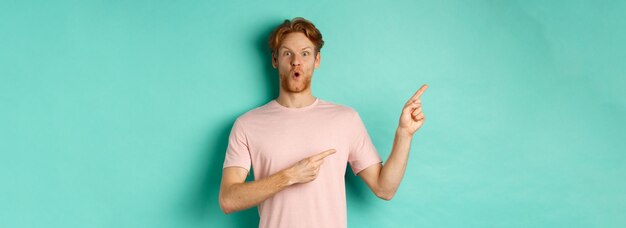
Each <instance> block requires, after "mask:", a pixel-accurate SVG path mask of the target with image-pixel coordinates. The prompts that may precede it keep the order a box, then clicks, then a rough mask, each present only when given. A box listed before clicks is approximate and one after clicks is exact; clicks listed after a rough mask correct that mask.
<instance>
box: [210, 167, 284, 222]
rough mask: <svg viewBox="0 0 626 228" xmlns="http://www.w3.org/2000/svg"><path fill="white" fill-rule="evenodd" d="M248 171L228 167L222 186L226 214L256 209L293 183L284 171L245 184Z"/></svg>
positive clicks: (221, 205) (222, 203)
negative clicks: (255, 207)
mask: <svg viewBox="0 0 626 228" xmlns="http://www.w3.org/2000/svg"><path fill="white" fill-rule="evenodd" d="M247 175H248V171H247V170H246V169H244V168H241V167H226V168H224V170H223V174H222V184H221V186H220V195H219V201H220V207H221V208H222V211H224V213H226V214H230V213H233V212H236V211H241V210H245V209H248V208H251V207H254V206H256V205H258V204H260V203H261V202H263V201H264V200H266V199H267V198H270V197H272V196H273V195H274V194H276V193H277V192H280V191H282V190H283V189H285V188H286V187H288V186H289V185H291V184H292V183H290V181H289V178H288V177H287V175H286V174H285V172H284V171H280V172H277V173H275V174H274V175H271V176H269V177H266V178H263V179H260V180H256V181H251V182H245V181H246V176H247Z"/></svg>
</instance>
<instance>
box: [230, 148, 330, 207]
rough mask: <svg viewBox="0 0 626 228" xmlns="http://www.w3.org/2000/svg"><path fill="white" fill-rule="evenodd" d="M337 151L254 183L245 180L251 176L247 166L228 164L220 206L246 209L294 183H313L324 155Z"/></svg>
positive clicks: (304, 161)
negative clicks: (231, 165) (245, 167)
mask: <svg viewBox="0 0 626 228" xmlns="http://www.w3.org/2000/svg"><path fill="white" fill-rule="evenodd" d="M334 153H335V150H334V149H330V150H326V151H324V152H321V153H319V154H316V155H313V156H311V157H308V158H305V159H302V160H301V161H299V162H297V163H296V164H294V165H293V166H291V167H289V168H286V169H284V170H281V171H279V172H277V173H275V174H273V175H271V176H269V177H266V178H263V179H260V180H256V181H250V182H245V181H246V176H247V175H248V171H247V170H246V169H244V168H241V167H226V168H224V170H223V173H222V184H221V186H220V195H219V201H220V207H221V208H222V211H224V213H226V214H229V213H232V212H236V211H241V210H245V209H248V208H251V207H254V206H256V205H258V204H260V203H261V202H263V201H264V200H266V199H267V198H270V197H271V196H273V195H274V194H276V193H278V192H280V191H282V190H283V189H285V188H287V187H289V186H291V185H294V184H303V183H308V182H311V181H313V180H315V178H317V174H318V172H319V169H320V167H321V165H322V163H324V158H325V157H327V156H329V155H331V154H334Z"/></svg>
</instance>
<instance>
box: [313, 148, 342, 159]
mask: <svg viewBox="0 0 626 228" xmlns="http://www.w3.org/2000/svg"><path fill="white" fill-rule="evenodd" d="M335 152H337V151H336V150H335V149H330V150H326V151H324V152H321V153H319V154H316V155H313V156H311V159H313V160H314V161H319V160H322V159H324V158H325V157H328V156H329V155H331V154H334V153H335Z"/></svg>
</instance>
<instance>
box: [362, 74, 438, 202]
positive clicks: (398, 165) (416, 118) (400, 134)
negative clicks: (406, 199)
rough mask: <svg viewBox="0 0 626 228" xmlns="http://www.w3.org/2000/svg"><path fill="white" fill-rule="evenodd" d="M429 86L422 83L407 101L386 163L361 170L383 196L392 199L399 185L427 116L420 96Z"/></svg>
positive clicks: (375, 189) (377, 193)
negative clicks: (417, 133)
mask: <svg viewBox="0 0 626 228" xmlns="http://www.w3.org/2000/svg"><path fill="white" fill-rule="evenodd" d="M426 88H428V85H423V86H422V87H421V88H420V89H419V90H418V91H417V92H415V94H414V95H413V96H412V97H411V99H409V101H408V102H407V103H406V104H405V105H404V108H403V109H402V114H401V115H400V121H399V124H398V129H397V130H396V134H395V139H394V141H393V148H392V149H391V154H389V158H388V159H387V162H385V164H384V165H381V164H376V165H372V166H370V167H368V168H366V169H364V170H363V171H361V172H359V173H358V175H359V177H361V179H363V181H365V183H366V184H367V186H368V187H369V188H370V189H371V190H372V192H374V194H376V196H378V197H379V198H381V199H384V200H391V198H393V196H394V195H395V193H396V191H397V190H398V187H399V186H400V182H401V181H402V177H403V176H404V171H405V170H406V164H407V160H408V158H409V151H410V149H411V141H412V139H413V134H415V132H416V131H417V130H418V129H419V128H420V127H421V126H422V124H424V120H425V116H424V114H423V113H422V102H421V101H420V97H421V96H422V94H423V93H424V91H426Z"/></svg>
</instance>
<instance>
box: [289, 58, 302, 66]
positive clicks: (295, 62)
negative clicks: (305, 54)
mask: <svg viewBox="0 0 626 228" xmlns="http://www.w3.org/2000/svg"><path fill="white" fill-rule="evenodd" d="M291 66H300V57H298V55H294V56H293V58H291Z"/></svg>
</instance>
